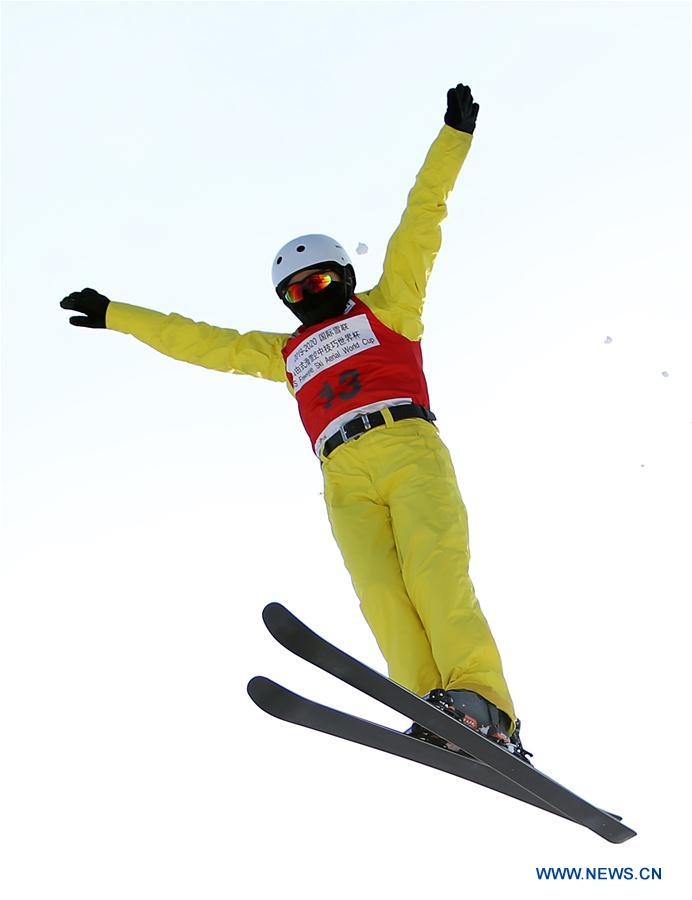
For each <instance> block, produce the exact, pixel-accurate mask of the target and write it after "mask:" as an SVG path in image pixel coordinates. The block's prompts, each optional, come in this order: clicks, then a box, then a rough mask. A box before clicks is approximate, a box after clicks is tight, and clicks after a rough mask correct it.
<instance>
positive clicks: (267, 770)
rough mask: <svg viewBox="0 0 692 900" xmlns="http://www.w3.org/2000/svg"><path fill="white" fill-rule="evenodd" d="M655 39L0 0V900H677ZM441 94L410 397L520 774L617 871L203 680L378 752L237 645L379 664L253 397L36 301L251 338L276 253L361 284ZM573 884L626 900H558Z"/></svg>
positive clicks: (673, 166) (661, 17)
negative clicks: (327, 248) (283, 693)
mask: <svg viewBox="0 0 692 900" xmlns="http://www.w3.org/2000/svg"><path fill="white" fill-rule="evenodd" d="M689 18H690V7H689V4H687V3H665V2H657V3H636V4H634V3H633V4H630V3H490V2H487V3H433V2H430V3H185V2H183V3H141V2H132V3H5V4H3V20H4V21H3V25H4V28H3V70H4V71H3V76H4V78H3V93H4V96H3V101H4V104H3V106H4V114H3V147H2V149H3V153H4V166H3V191H4V202H3V213H4V244H3V308H2V313H3V316H2V324H3V386H4V394H3V414H4V435H3V436H4V440H3V449H4V513H5V515H4V519H5V529H6V530H5V537H4V548H5V594H4V597H5V599H4V601H3V604H4V606H3V624H2V647H1V648H0V649H1V650H2V673H1V674H2V682H3V694H4V695H3V700H2V721H3V731H4V736H3V739H2V746H3V749H2V756H3V763H2V773H3V782H4V786H3V791H2V807H3V819H4V831H5V834H4V837H3V841H2V843H3V846H4V850H5V859H4V861H3V865H2V870H3V881H4V882H5V886H4V888H3V896H4V897H6V898H7V900H20V898H21V900H24V898H32V900H33V898H47V897H50V898H56V897H68V896H69V897H70V898H71V900H81V898H90V900H91V898H94V897H98V898H99V900H106V898H122V897H128V898H147V900H149V898H152V897H166V898H167V900H172V898H193V897H194V898H200V897H203V898H205V900H216V898H227V897H229V896H234V895H241V896H243V897H247V898H260V897H262V898H264V897H267V896H296V895H297V894H298V893H300V895H301V896H302V897H305V898H310V900H312V898H322V897H325V896H326V897H330V898H337V900H340V898H347V897H348V898H351V897H353V896H361V897H366V896H368V897H369V896H397V897H401V898H406V900H408V898H411V900H413V898H418V897H421V896H434V895H438V896H439V895H441V894H445V895H447V894H449V893H450V892H451V893H452V894H453V895H454V896H456V895H459V896H460V895H461V892H464V893H466V892H468V893H471V892H475V891H481V890H483V891H484V892H485V896H498V897H499V896H501V895H504V893H505V891H509V890H512V889H515V890H517V889H518V890H519V891H520V892H527V891H530V890H531V889H532V887H533V885H534V883H535V881H536V878H535V874H534V869H535V867H536V866H551V865H552V866H558V865H565V866H580V865H581V866H618V865H619V866H628V865H631V866H634V867H635V868H637V869H638V868H639V867H640V866H662V867H663V870H664V873H663V874H664V880H663V881H662V882H660V883H658V884H656V885H655V887H653V886H650V885H647V886H646V887H645V888H643V890H644V891H645V892H647V896H653V893H652V891H653V892H655V895H656V896H658V897H661V896H665V897H679V896H680V885H681V884H683V883H684V880H685V879H687V881H689V861H688V855H687V853H688V851H687V847H686V844H685V843H684V842H683V837H682V831H681V829H682V827H683V823H685V822H686V821H687V818H688V816H687V813H686V812H685V810H684V808H683V807H684V805H685V803H686V802H687V803H688V802H689V792H688V790H687V785H688V784H689V782H688V781H687V780H686V779H684V775H683V774H682V773H683V771H684V770H683V768H682V767H683V766H686V765H687V762H686V760H687V758H688V755H689V754H688V750H687V747H688V746H689V743H687V744H685V741H689V729H688V722H689V713H688V712H687V709H686V707H687V692H688V685H689V665H688V656H689V650H688V645H689V640H688V633H689V632H688V629H687V627H686V625H685V624H684V623H685V621H686V619H685V613H686V608H687V606H688V605H689V600H690V597H691V596H692V583H691V578H690V567H689V547H690V538H691V537H692V534H691V533H690V532H691V529H690V517H689V508H690V503H691V501H692V493H691V492H690V478H689V461H690V458H692V446H691V444H692V442H691V440H690V435H691V433H692V403H691V401H690V396H691V395H690V386H691V379H690V359H689V357H690V353H689V347H690V265H689V237H690V234H689V210H690V177H689V157H690V104H689V93H690V82H689V57H690V27H689ZM459 81H462V82H464V83H467V84H469V85H470V86H471V88H472V90H473V93H474V96H475V98H476V100H477V101H478V102H479V103H480V114H479V119H478V127H477V129H476V136H475V139H474V143H473V146H472V149H471V152H470V155H469V157H468V159H467V162H466V164H465V166H464V169H463V170H462V173H461V176H460V178H459V181H458V182H457V187H456V190H455V191H454V193H453V195H452V196H451V198H450V203H449V217H448V219H447V221H446V222H445V223H444V226H443V245H442V250H441V252H440V255H439V257H438V260H437V264H436V267H435V270H434V272H433V275H432V278H431V280H430V284H429V290H428V301H427V307H426V317H425V322H426V334H425V337H424V344H423V352H424V356H425V360H426V372H427V376H428V382H429V386H430V391H431V402H432V406H433V409H434V410H435V412H436V413H437V415H438V424H439V426H440V429H441V433H442V437H443V440H444V441H445V442H446V443H447V445H448V446H449V447H450V449H451V451H452V456H453V458H454V460H455V465H456V469H457V474H458V477H459V481H460V485H461V489H462V494H463V496H464V498H465V500H466V504H467V507H468V510H469V518H470V530H471V549H472V553H473V559H472V577H473V579H474V583H475V585H476V589H477V592H478V595H479V598H480V601H481V604H482V606H483V608H484V611H485V613H486V615H487V616H488V619H489V620H490V623H491V626H492V628H493V631H494V633H495V636H496V639H497V641H498V643H499V645H500V649H501V652H502V655H503V660H504V665H505V670H506V674H507V677H508V680H509V683H510V688H511V690H512V692H513V695H514V698H515V701H516V705H517V709H518V712H519V715H520V717H521V718H522V720H523V723H524V727H523V736H524V742H525V744H526V746H527V747H528V749H530V750H532V751H533V752H534V754H535V761H536V763H537V765H538V767H539V768H541V769H542V770H544V771H546V772H547V773H549V774H550V775H551V776H552V777H554V778H555V779H557V780H558V781H561V782H562V783H564V784H566V785H567V786H569V787H570V788H572V789H573V790H575V791H577V792H578V793H582V794H583V795H584V796H585V797H586V799H588V800H590V801H591V802H594V803H596V804H598V805H600V806H603V807H604V808H607V809H611V810H614V811H616V812H620V813H621V814H622V815H623V817H624V819H625V821H626V822H627V823H628V824H630V825H631V826H632V827H634V828H635V829H637V830H638V831H639V832H640V836H639V837H637V838H636V839H635V840H633V841H630V842H629V843H627V844H625V845H623V846H620V847H618V846H612V845H609V844H606V843H605V842H603V841H600V840H599V839H598V838H597V837H596V836H595V835H593V834H591V832H588V831H586V830H585V829H581V828H579V827H577V826H575V825H571V824H570V823H568V822H563V821H561V820H558V819H555V818H554V817H551V816H549V815H547V814H545V813H542V812H540V811H538V810H534V809H532V808H529V807H526V806H524V805H522V804H519V803H517V802H514V801H511V800H509V799H505V798H503V797H500V796H496V795H493V794H491V793H490V792H487V791H484V790H483V789H482V788H477V787H475V786H473V785H467V784H465V783H463V782H458V781H456V780H455V779H453V778H452V777H451V776H447V775H444V774H442V773H438V772H435V771H433V770H428V769H424V768H423V767H416V766H415V765H413V764H411V763H407V762H405V761H401V760H397V759H394V758H393V757H388V756H386V755H384V754H378V753H376V752H375V751H372V750H368V749H365V748H360V747H357V746H354V745H349V744H345V743H343V742H339V741H337V740H336V739H334V738H329V737H326V736H322V735H318V734H315V733H313V732H308V731H306V730H303V729H299V728H297V727H294V726H289V725H286V724H283V723H280V722H278V721H277V720H274V719H271V718H269V717H267V716H266V715H264V714H263V713H262V712H260V711H259V710H258V709H257V708H256V707H255V706H254V705H253V704H252V703H251V701H250V700H249V699H248V697H247V695H246V692H245V685H246V682H247V681H248V679H249V678H250V677H251V676H252V675H255V674H266V675H269V676H270V677H273V678H275V679H276V680H278V681H280V682H282V683H285V684H286V685H287V686H288V687H291V688H293V689H295V690H297V691H298V692H299V693H304V694H306V695H308V696H312V697H314V698H315V699H317V700H319V701H321V702H326V703H328V704H332V705H335V706H339V707H341V708H345V709H348V710H349V711H352V712H355V713H357V714H360V715H362V716H365V717H367V718H373V719H374V718H376V719H378V720H379V721H381V722H384V723H386V724H389V725H391V726H393V727H397V728H402V729H403V728H405V727H406V725H407V722H406V721H405V720H403V719H402V718H401V717H400V716H398V715H397V714H395V713H393V712H391V711H389V710H387V709H386V708H384V707H381V706H380V705H379V704H376V703H375V702H374V701H370V700H368V699H366V698H364V697H362V696H360V695H358V694H357V693H356V692H354V691H352V690H351V689H348V688H346V687H344V686H342V685H341V684H340V683H339V682H337V681H336V680H334V679H332V678H330V677H329V676H327V675H325V674H323V673H321V672H318V671H316V670H312V669H311V667H309V666H308V665H307V664H305V663H303V662H302V661H299V660H296V659H293V658H292V657H290V655H289V654H287V653H286V652H285V651H284V650H282V649H281V648H279V647H278V646H276V645H275V644H274V642H273V641H272V639H271V638H270V636H269V635H268V633H267V632H266V631H265V630H264V627H263V625H262V622H261V617H260V613H261V610H262V607H263V606H264V605H265V604H266V603H267V602H269V601H272V600H279V601H281V602H283V603H285V604H286V605H287V606H288V607H289V608H291V609H292V610H293V611H294V612H296V613H297V614H298V615H299V616H300V617H301V618H303V619H304V620H305V621H306V622H307V623H308V624H309V625H311V626H312V627H313V628H314V629H315V630H317V631H318V632H320V633H322V634H323V635H324V636H325V637H327V638H329V639H331V640H333V641H334V642H336V643H338V644H340V645H341V646H343V647H344V648H345V649H346V650H348V651H349V652H350V653H352V654H353V655H356V656H359V657H360V658H362V659H364V660H365V661H366V662H368V663H369V664H371V665H373V666H375V667H377V668H379V669H382V670H384V663H383V661H382V659H381V657H380V655H379V652H378V650H377V647H376V644H375V642H374V639H373V638H372V636H371V635H370V632H369V631H368V629H367V626H366V624H365V621H364V619H362V617H361V614H360V612H359V609H358V604H357V600H356V598H355V595H354V593H353V590H352V587H351V584H350V580H349V577H348V574H347V572H346V570H345V569H344V567H343V564H342V562H341V557H340V554H339V551H338V549H337V547H336V545H335V544H334V543H333V540H332V538H331V534H330V531H329V526H328V522H327V518H326V513H325V511H324V508H323V502H322V498H321V495H320V491H321V477H320V470H319V465H318V464H317V462H316V461H315V459H314V457H313V456H312V455H311V451H310V447H309V443H308V441H307V438H306V436H305V435H304V433H303V431H302V428H301V426H300V422H299V419H298V416H297V411H296V409H295V404H294V401H293V400H292V399H291V397H290V395H289V394H288V392H287V391H286V390H285V388H283V387H282V386H280V385H276V384H271V383H268V382H262V381H259V380H255V379H251V378H247V377H234V376H230V375H222V374H220V373H215V372H209V371H206V370H204V369H201V368H196V367H193V366H189V365H183V364H181V363H178V362H175V361H173V360H170V359H168V358H166V357H163V356H161V355H159V354H157V353H155V352H154V351H152V350H151V349H149V348H147V347H146V346H144V345H142V344H140V343H138V342H137V341H136V340H135V339H133V338H129V337H125V336H123V335H120V334H115V333H108V332H105V331H101V332H95V331H91V330H78V329H76V328H72V327H71V326H69V325H68V322H67V320H68V314H67V313H65V312H64V311H63V310H61V309H60V308H59V306H58V303H59V301H60V299H61V298H62V297H63V296H65V295H66V294H67V293H69V292H71V291H73V290H78V289H80V288H82V287H85V286H91V287H95V288H97V289H98V290H100V291H102V292H103V293H105V294H106V295H107V296H109V297H110V298H112V299H120V300H125V301H129V302H132V303H136V304H138V305H142V306H149V307H152V308H155V309H160V310H162V311H165V312H170V311H176V312H179V313H181V314H184V315H187V316H190V317H191V318H194V319H197V320H204V321H207V322H210V323H213V324H218V325H225V326H230V327H235V328H238V329H240V330H241V331H244V330H250V329H255V328H262V329H266V330H269V331H291V330H292V329H293V328H294V327H295V324H296V322H295V320H294V319H293V317H292V316H291V315H290V313H289V312H288V311H287V310H285V309H284V307H283V306H281V304H280V303H279V302H278V301H277V299H276V297H275V295H274V293H273V290H272V285H271V281H270V266H271V261H272V255H273V254H274V252H275V251H276V250H277V249H278V247H279V246H280V245H281V244H282V243H284V241H286V240H288V239H289V238H291V237H293V236H295V235H297V234H301V233H303V232H306V231H323V232H326V233H328V234H333V235H334V236H336V237H337V238H339V239H340V240H341V241H342V242H344V244H345V246H346V247H347V249H348V250H349V252H350V253H351V254H352V256H353V259H354V263H355V265H356V271H357V275H358V281H359V285H360V287H361V288H369V287H371V286H372V285H373V284H374V283H375V282H376V281H377V279H378V278H379V275H380V271H381V264H382V259H383V255H384V251H385V247H386V244H387V241H388V239H389V236H390V234H391V232H392V231H393V229H394V228H395V227H396V225H397V223H398V221H399V218H400V216H401V213H402V211H403V208H404V205H405V200H406V195H407V193H408V191H409V189H410V187H411V186H412V184H413V180H414V177H415V175H416V172H417V171H418V169H419V168H420V165H421V164H422V162H423V159H424V157H425V154H426V152H427V150H428V147H429V146H430V144H431V143H432V141H433V139H434V138H435V136H436V134H437V133H438V131H439V129H440V127H441V125H442V120H443V115H444V110H445V108H446V91H447V89H448V88H449V87H451V86H453V85H455V84H456V83H457V82H459ZM361 241H362V242H364V243H365V244H367V245H368V247H369V252H368V254H367V255H364V256H359V255H356V254H355V248H356V246H357V244H358V243H359V242H361ZM608 337H610V338H612V341H611V342H609V343H607V342H606V339H607V338H608ZM663 372H667V373H668V375H667V377H666V376H664V375H663V374H662V373H663ZM681 778H682V779H683V780H684V781H685V782H686V785H685V787H684V789H681V783H682V782H681ZM239 885H244V887H242V889H241V888H239ZM326 885H328V887H326ZM492 885H494V886H495V887H494V888H491V887H489V886H492ZM488 890H490V893H488ZM602 890H606V891H607V892H608V896H609V897H611V896H614V897H620V896H623V897H624V896H627V897H633V896H637V895H638V894H639V892H640V891H641V890H642V888H641V882H639V881H638V882H632V883H628V884H626V885H622V884H618V883H616V882H615V883H612V882H610V883H609V884H608V885H607V887H603V886H601V885H597V884H596V882H589V883H588V884H587V883H583V884H581V885H580V888H579V891H580V893H582V892H585V893H586V894H588V895H591V894H592V893H596V892H600V891H602ZM549 892H550V896H551V897H562V896H567V894H568V893H569V892H570V888H569V887H567V886H565V885H564V884H559V883H553V884H551V886H550V888H549ZM570 896H571V893H570Z"/></svg>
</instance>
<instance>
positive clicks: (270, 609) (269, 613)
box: [262, 603, 288, 623]
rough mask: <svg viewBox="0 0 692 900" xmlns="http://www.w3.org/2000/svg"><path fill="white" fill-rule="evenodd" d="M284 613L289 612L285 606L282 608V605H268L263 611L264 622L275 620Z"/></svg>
mask: <svg viewBox="0 0 692 900" xmlns="http://www.w3.org/2000/svg"><path fill="white" fill-rule="evenodd" d="M282 612H283V613H287V612H288V610H287V609H286V607H285V606H282V605H281V604H280V603H267V605H266V606H265V607H264V609H263V610H262V618H263V619H264V621H265V623H266V622H267V621H268V620H269V619H273V618H275V617H276V616H277V615H280V614H281V613H282Z"/></svg>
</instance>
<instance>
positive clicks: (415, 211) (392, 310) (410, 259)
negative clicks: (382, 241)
mask: <svg viewBox="0 0 692 900" xmlns="http://www.w3.org/2000/svg"><path fill="white" fill-rule="evenodd" d="M470 147H471V135H470V134H466V133H465V132H463V131H457V130H456V129H454V128H450V127H449V126H448V125H443V126H442V130H441V131H440V133H439V134H438V136H437V137H436V138H435V141H434V142H433V144H432V146H431V147H430V150H429V151H428V154H427V156H426V158H425V162H424V163H423V167H422V168H421V170H420V172H419V173H418V175H417V176H416V181H415V184H414V185H413V187H412V188H411V191H410V193H409V195H408V199H407V202H406V209H405V210H404V214H403V216H402V217H401V221H400V223H399V225H398V227H397V229H396V231H395V232H394V234H393V235H392V237H391V238H390V240H389V244H388V245H387V252H386V254H385V259H384V268H383V272H382V277H381V278H380V280H379V282H378V284H377V285H376V287H374V288H373V289H372V290H371V291H368V292H367V293H364V294H361V293H358V292H356V293H357V294H358V297H360V299H361V300H362V301H363V302H364V303H365V304H367V306H369V307H370V308H371V309H372V311H373V312H374V313H375V315H376V316H377V317H378V319H380V320H381V321H382V322H384V324H385V325H387V326H388V327H389V328H392V329H393V330H394V331H397V332H398V333H399V334H403V335H404V337H407V338H408V339H409V340H411V341H419V340H420V339H421V337H422V335H423V321H422V313H423V301H424V299H425V289H426V286H427V283H428V278H429V277H430V273H431V271H432V267H433V263H434V262H435V257H436V256H437V253H438V250H439V249H440V244H441V241H442V231H441V228H440V223H441V222H442V221H443V220H444V219H445V218H446V216H447V205H446V201H447V197H448V196H449V193H450V191H451V190H452V188H453V187H454V183H455V181H456V179H457V175H458V174H459V172H460V171H461V167H462V165H463V163H464V160H465V159H466V156H467V154H468V152H469V149H470Z"/></svg>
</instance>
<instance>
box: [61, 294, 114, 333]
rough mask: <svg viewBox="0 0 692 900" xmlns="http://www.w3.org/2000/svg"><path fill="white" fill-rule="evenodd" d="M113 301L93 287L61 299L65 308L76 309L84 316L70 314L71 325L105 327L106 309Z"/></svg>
mask: <svg viewBox="0 0 692 900" xmlns="http://www.w3.org/2000/svg"><path fill="white" fill-rule="evenodd" d="M110 302H111V301H110V300H109V299H108V297H104V296H103V294H99V292H98V291H95V290H94V289H93V288H84V290H83V291H75V292H74V293H73V294H69V295H68V296H67V297H65V298H64V299H62V300H61V301H60V306H62V308H63V309H74V310H76V311H77V312H80V313H84V315H83V316H70V324H71V325H79V326H81V327H83V328H105V327H106V310H107V309H108V304H109V303H110Z"/></svg>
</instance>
